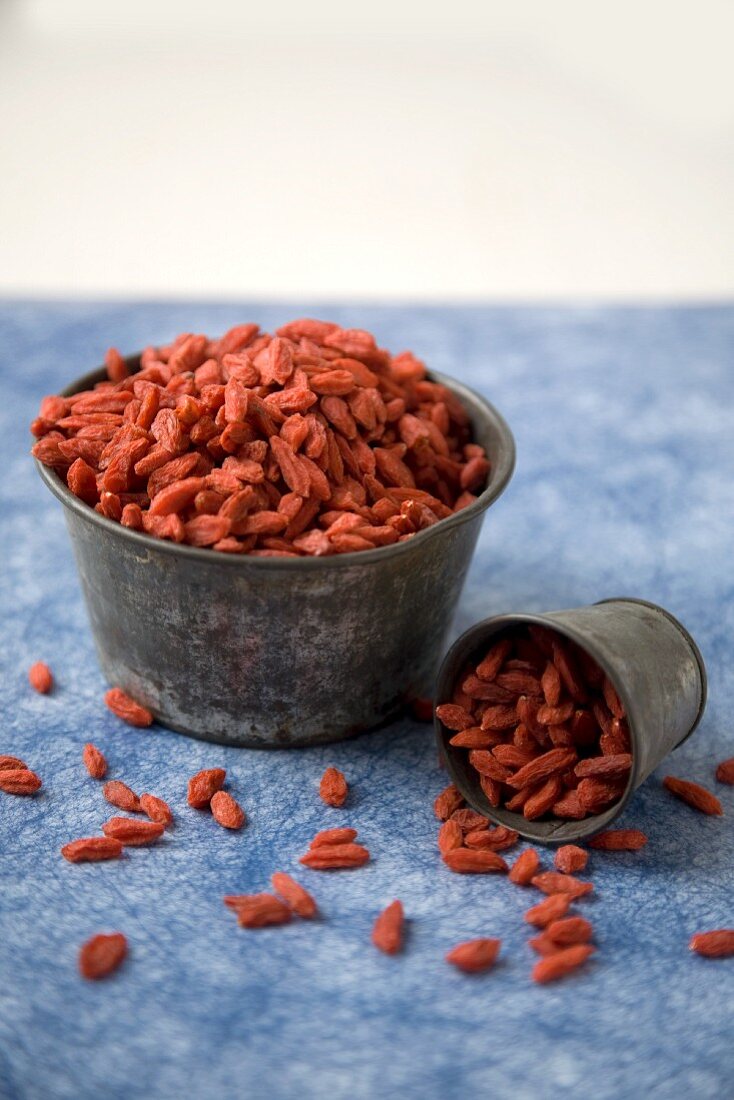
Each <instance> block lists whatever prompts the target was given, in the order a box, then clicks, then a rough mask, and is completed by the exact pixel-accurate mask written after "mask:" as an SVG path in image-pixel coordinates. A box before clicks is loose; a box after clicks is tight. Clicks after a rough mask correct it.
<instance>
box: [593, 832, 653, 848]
mask: <svg viewBox="0 0 734 1100" xmlns="http://www.w3.org/2000/svg"><path fill="white" fill-rule="evenodd" d="M587 843H588V845H589V847H590V848H600V849H602V851H605V852H636V851H637V850H638V849H639V848H644V846H645V845H646V844H647V837H646V836H645V834H644V833H642V832H640V830H639V829H609V830H607V832H605V833H597V834H596V836H595V837H594V838H593V840H589V841H588V842H587Z"/></svg>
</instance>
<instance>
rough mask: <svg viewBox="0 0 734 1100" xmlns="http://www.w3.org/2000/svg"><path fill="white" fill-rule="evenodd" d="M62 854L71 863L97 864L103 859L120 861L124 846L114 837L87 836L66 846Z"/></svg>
mask: <svg viewBox="0 0 734 1100" xmlns="http://www.w3.org/2000/svg"><path fill="white" fill-rule="evenodd" d="M61 854H62V856H63V857H64V859H68V861H69V863H96V862H98V861H99V860H102V859H119V858H120V856H121V855H122V844H121V842H120V841H119V840H115V839H114V838H113V837H108V836H86V837H80V839H79V840H72V841H71V842H70V843H69V844H65V845H64V847H63V848H62V849H61Z"/></svg>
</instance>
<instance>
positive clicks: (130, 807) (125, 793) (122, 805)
mask: <svg viewBox="0 0 734 1100" xmlns="http://www.w3.org/2000/svg"><path fill="white" fill-rule="evenodd" d="M102 794H103V795H104V797H105V798H106V799H107V801H108V802H111V803H112V805H113V806H117V808H118V810H127V811H128V812H129V813H137V812H138V811H139V810H140V799H139V798H138V796H137V795H136V794H135V792H134V791H131V790H130V788H129V787H128V785H127V783H122V782H120V780H119V779H110V780H108V782H107V783H105V785H104V787H103V788H102Z"/></svg>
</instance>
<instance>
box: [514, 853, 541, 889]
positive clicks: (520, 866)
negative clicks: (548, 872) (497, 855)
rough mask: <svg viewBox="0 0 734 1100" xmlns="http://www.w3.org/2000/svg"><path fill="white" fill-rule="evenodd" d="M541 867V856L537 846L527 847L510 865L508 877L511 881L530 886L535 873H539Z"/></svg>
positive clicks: (518, 884)
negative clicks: (536, 848)
mask: <svg viewBox="0 0 734 1100" xmlns="http://www.w3.org/2000/svg"><path fill="white" fill-rule="evenodd" d="M539 867H540V856H539V855H538V853H537V852H536V850H535V848H526V849H525V851H524V852H522V853H521V854H520V855H519V856H518V857H517V859H516V860H515V862H514V863H513V865H512V867H510V873H509V875H508V876H507V877H508V878H509V880H510V882H514V883H515V884H516V885H517V886H529V885H530V883H531V882H532V880H533V878H534V877H535V875H537V873H538V869H539Z"/></svg>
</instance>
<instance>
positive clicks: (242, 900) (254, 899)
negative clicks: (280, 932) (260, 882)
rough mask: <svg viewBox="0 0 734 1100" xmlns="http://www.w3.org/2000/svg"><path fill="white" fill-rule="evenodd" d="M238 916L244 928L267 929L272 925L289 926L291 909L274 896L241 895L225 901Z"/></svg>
mask: <svg viewBox="0 0 734 1100" xmlns="http://www.w3.org/2000/svg"><path fill="white" fill-rule="evenodd" d="M224 901H225V904H226V905H228V906H229V907H230V908H231V909H234V911H235V912H236V914H237V920H238V922H239V924H240V925H241V926H242V927H243V928H265V927H267V926H268V925H271V924H287V923H288V921H289V920H290V919H291V915H292V913H291V909H290V907H289V906H287V905H286V903H285V902H284V901H281V900H280V898H276V897H275V895H274V894H239V895H234V896H232V897H228V898H225V899H224Z"/></svg>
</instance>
